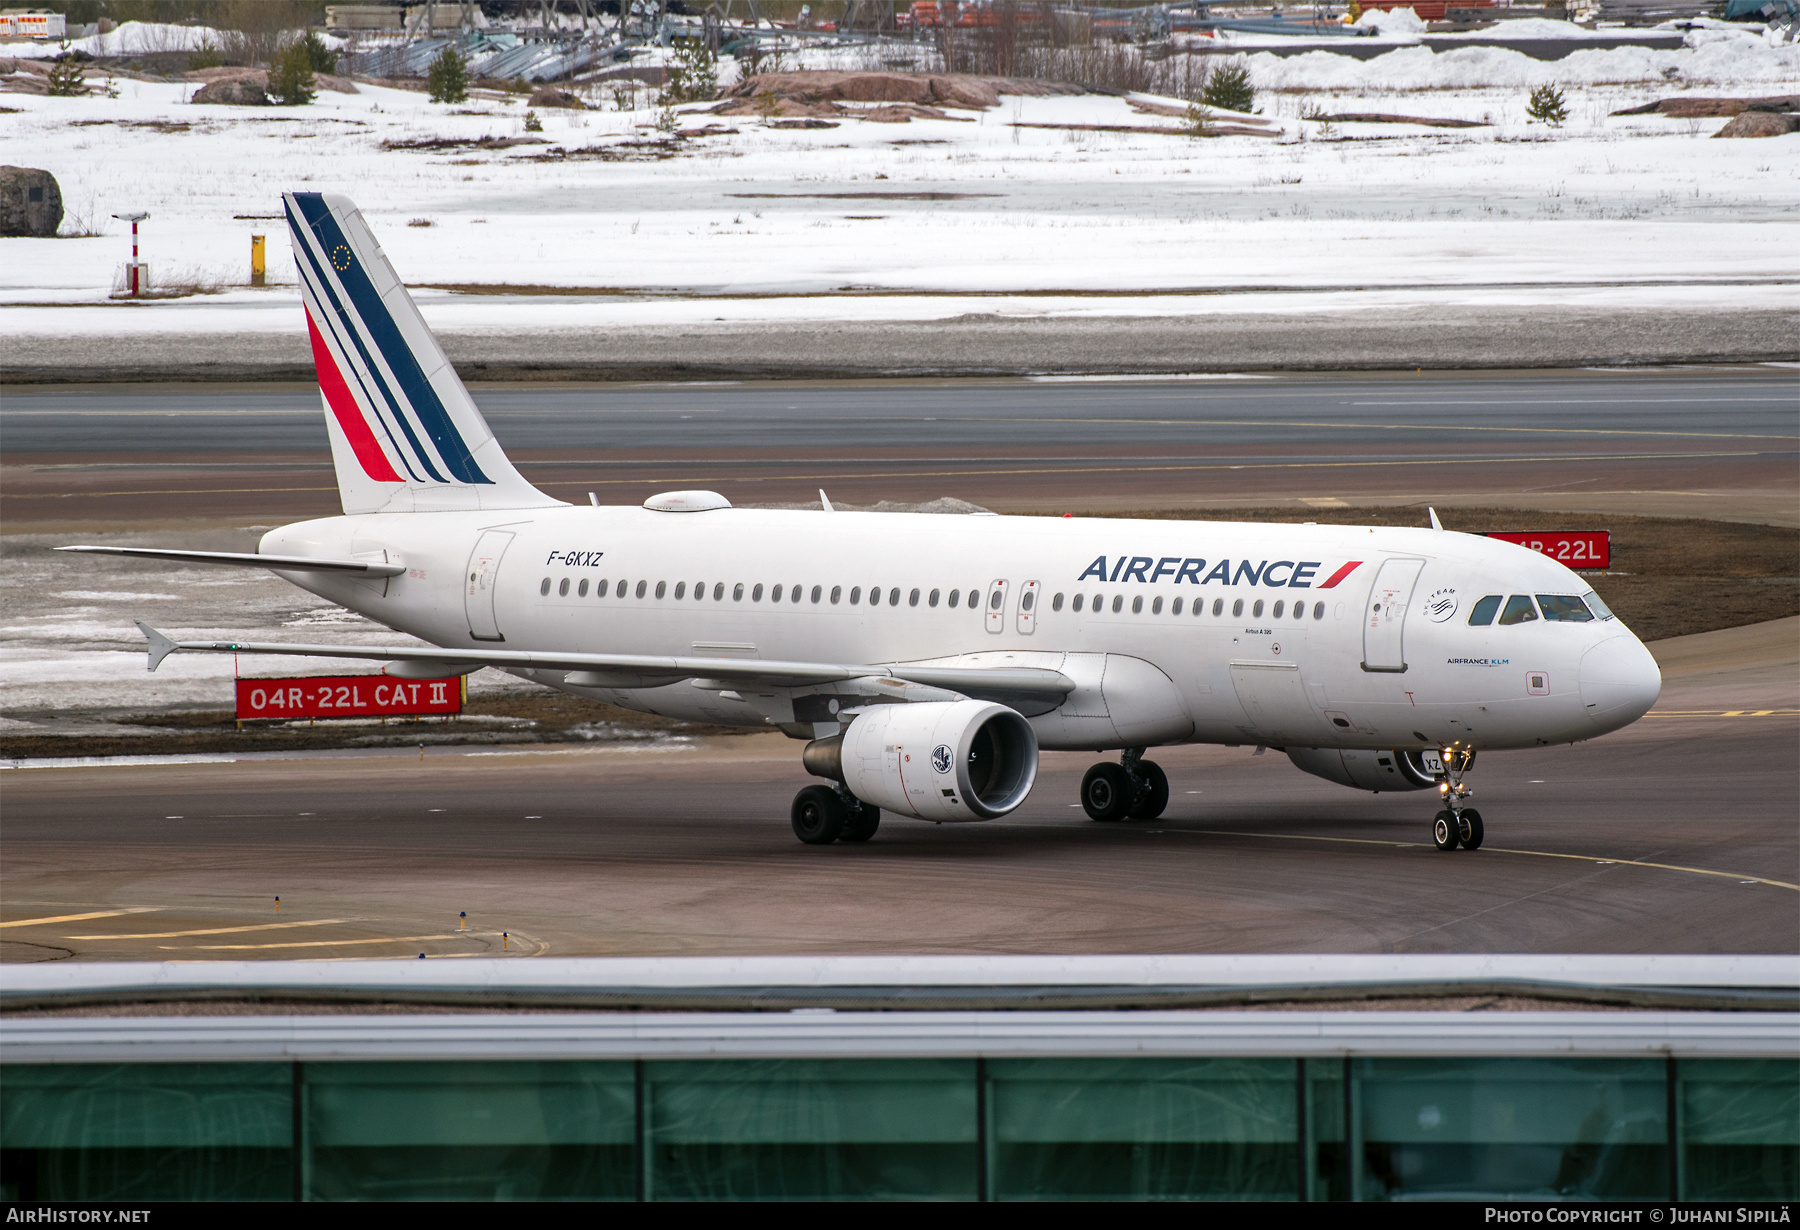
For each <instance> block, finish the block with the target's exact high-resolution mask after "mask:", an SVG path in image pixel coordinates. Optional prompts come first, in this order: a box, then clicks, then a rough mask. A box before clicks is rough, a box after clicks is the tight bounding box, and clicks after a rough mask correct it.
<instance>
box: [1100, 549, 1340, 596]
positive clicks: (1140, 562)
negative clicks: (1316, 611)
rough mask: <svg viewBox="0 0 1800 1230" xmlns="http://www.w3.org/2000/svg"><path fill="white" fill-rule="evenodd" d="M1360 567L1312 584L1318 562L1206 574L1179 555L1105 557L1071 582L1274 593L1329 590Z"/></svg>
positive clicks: (1216, 567)
mask: <svg viewBox="0 0 1800 1230" xmlns="http://www.w3.org/2000/svg"><path fill="white" fill-rule="evenodd" d="M1361 564H1362V561H1361V560H1352V561H1351V562H1350V563H1347V564H1345V565H1344V566H1343V567H1341V568H1339V569H1338V570H1337V571H1336V572H1333V573H1332V574H1331V575H1330V576H1328V577H1326V578H1325V579H1324V580H1323V581H1318V582H1317V583H1316V584H1315V581H1314V578H1315V577H1317V576H1318V572H1319V569H1321V568H1323V567H1324V566H1325V565H1324V563H1323V561H1320V560H1299V561H1295V560H1291V559H1278V560H1275V561H1274V562H1273V563H1271V562H1270V561H1268V560H1262V561H1260V562H1257V563H1252V562H1251V561H1250V560H1247V559H1244V560H1239V561H1238V562H1237V566H1236V567H1235V568H1233V566H1232V563H1231V561H1230V560H1228V559H1221V560H1214V561H1213V562H1212V568H1211V570H1210V571H1208V570H1207V562H1206V561H1205V560H1203V559H1183V558H1182V557H1181V556H1179V555H1165V556H1163V557H1162V558H1161V559H1155V558H1152V557H1151V556H1148V555H1132V556H1125V555H1121V556H1119V557H1118V558H1117V559H1115V560H1113V561H1112V563H1111V565H1110V566H1109V565H1108V563H1107V557H1106V556H1104V555H1102V556H1100V557H1098V558H1097V559H1095V560H1094V562H1093V563H1091V564H1089V565H1088V566H1087V570H1086V571H1084V572H1083V573H1082V574H1081V575H1080V576H1078V577H1076V578H1075V581H1076V583H1077V584H1079V583H1081V582H1082V581H1085V580H1087V579H1088V578H1089V577H1093V578H1095V579H1096V580H1100V581H1105V582H1106V583H1107V584H1109V585H1111V584H1113V583H1115V582H1118V581H1142V582H1143V583H1144V584H1146V585H1155V584H1158V583H1159V582H1161V581H1162V580H1163V579H1164V578H1165V577H1172V578H1174V579H1173V580H1172V581H1171V582H1170V583H1171V584H1173V585H1179V584H1181V583H1182V582H1183V581H1192V582H1193V583H1194V584H1195V585H1211V584H1213V583H1214V582H1215V581H1216V582H1218V583H1219V584H1220V585H1265V586H1269V587H1271V588H1275V589H1315V588H1316V589H1330V588H1332V587H1333V586H1334V585H1336V584H1337V583H1338V582H1339V581H1342V580H1343V579H1344V578H1345V577H1347V576H1349V575H1350V574H1351V573H1352V572H1354V571H1355V570H1356V569H1357V568H1358V567H1360V566H1361ZM1203 573H1204V575H1202V574H1203Z"/></svg>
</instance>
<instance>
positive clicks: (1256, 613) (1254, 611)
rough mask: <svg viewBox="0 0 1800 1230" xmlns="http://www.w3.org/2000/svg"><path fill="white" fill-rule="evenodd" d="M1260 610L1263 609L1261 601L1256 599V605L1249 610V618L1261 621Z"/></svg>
mask: <svg viewBox="0 0 1800 1230" xmlns="http://www.w3.org/2000/svg"><path fill="white" fill-rule="evenodd" d="M1262 608H1263V603H1262V599H1261V598H1258V599H1257V600H1256V605H1255V606H1253V607H1251V608H1250V618H1252V619H1261V618H1262Z"/></svg>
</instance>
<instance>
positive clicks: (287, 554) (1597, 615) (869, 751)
mask: <svg viewBox="0 0 1800 1230" xmlns="http://www.w3.org/2000/svg"><path fill="white" fill-rule="evenodd" d="M284 204H285V207H286V212H287V219H288V224H289V227H290V229H291V231H292V237H293V244H294V254H295V258H296V260H297V262H298V265H299V268H300V275H301V285H302V290H303V294H304V299H305V304H306V321H307V329H308V331H309V333H310V335H311V339H312V347H313V356H314V358H315V360H316V362H317V366H318V374H319V387H320V390H321V392H322V394H323V398H324V403H325V416H324V418H325V428H326V432H327V434H328V435H329V436H330V438H331V451H332V458H333V461H334V462H335V464H336V469H337V479H338V487H339V489H340V492H341V494H342V497H343V506H344V515H343V516H341V517H328V518H325V519H323V520H318V521H305V522H301V523H299V524H296V525H289V526H284V527H282V528H281V529H277V530H273V531H271V532H270V533H268V534H266V535H265V536H264V537H263V539H262V542H261V544H260V548H259V553H257V554H242V555H237V554H226V553H216V552H198V551H180V550H148V549H136V550H134V549H128V548H99V547H68V548H65V549H66V550H73V551H111V552H113V553H115V554H130V555H139V556H151V557H155V558H162V559H171V560H180V561H184V562H212V563H219V564H232V565H247V566H254V567H261V568H268V569H271V570H273V571H274V572H276V573H277V574H279V575H281V576H283V577H285V578H287V579H288V580H290V581H292V582H293V583H294V584H295V585H298V586H300V587H301V588H303V589H306V590H308V591H310V592H312V593H314V594H317V595H319V596H320V597H322V598H326V599H328V600H330V601H332V602H337V603H342V604H343V605H344V606H347V607H349V608H351V609H352V610H355V611H358V612H361V613H362V614H364V615H367V616H368V617H369V618H371V619H374V620H378V621H380V622H381V623H383V624H385V625H387V626H388V627H390V628H395V629H398V630H400V631H403V632H408V633H411V634H413V635H414V636H417V637H420V638H422V639H424V640H425V641H427V642H430V643H431V644H432V645H434V646H440V648H431V649H417V648H406V647H397V646H369V647H366V648H355V649H347V648H343V647H340V646H320V645H301V644H242V643H235V642H182V643H179V644H177V643H175V642H173V641H171V640H169V639H168V638H166V637H164V636H162V635H161V634H160V633H158V632H156V631H155V630H153V629H151V628H149V627H147V626H146V627H144V631H145V634H146V635H147V636H148V637H149V638H150V666H151V669H152V670H154V669H155V668H156V666H157V665H158V664H159V663H160V662H161V661H162V659H163V658H165V657H167V656H168V655H169V654H170V653H174V652H177V651H202V652H214V653H236V654H304V655H317V656H327V657H340V658H361V659H367V660H373V661H380V662H384V663H386V664H387V672H388V673H389V674H390V675H397V676H400V677H402V678H408V677H410V678H425V677H434V676H442V675H445V674H454V673H459V672H460V673H467V672H470V671H474V670H477V669H479V668H480V667H483V666H492V667H497V668H499V669H501V670H506V671H510V672H512V673H513V674H515V675H517V676H519V677H521V678H524V679H529V680H532V681H535V682H538V683H542V684H545V685H546V686H549V687H553V688H560V689H562V690H564V691H567V692H572V693H575V694H577V695H581V696H589V697H594V698H597V699H601V700H605V701H608V702H610V703H613V704H618V705H623V706H626V707H627V708H631V709H637V710H641V711H644V712H647V713H657V714H663V715H666V716H670V717H680V718H691V719H695V720H700V721H706V722H715V723H738V724H744V725H757V726H761V725H773V726H776V727H779V728H780V729H781V730H783V731H786V732H787V733H788V734H789V735H792V736H793V737H794V738H796V739H803V740H806V741H807V742H806V747H805V750H804V751H803V752H802V753H801V759H802V762H803V763H804V764H805V766H806V768H807V769H808V770H810V771H811V772H812V773H813V774H815V775H816V776H818V777H820V778H821V779H824V780H825V781H826V782H828V783H829V784H825V785H815V786H810V787H808V788H806V789H804V790H802V791H800V793H799V794H798V795H797V796H796V797H795V799H794V805H793V815H792V820H793V826H794V831H795V833H796V834H797V835H798V836H799V837H800V839H801V840H802V841H805V842H809V843H814V844H821V843H829V842H832V841H866V840H868V839H869V838H870V837H871V836H873V835H874V833H875V830H876V826H877V824H878V823H879V819H880V815H881V812H882V811H884V810H885V811H888V812H891V813H894V814H896V815H901V816H908V817H913V818H917V819H921V820H931V821H956V820H987V819H991V818H993V817H996V816H1003V815H1005V814H1007V813H1008V812H1010V811H1012V810H1013V809H1014V808H1016V807H1018V806H1019V805H1020V804H1021V803H1023V802H1024V801H1025V798H1026V796H1027V795H1029V794H1030V792H1031V788H1032V784H1033V783H1034V781H1035V780H1036V777H1037V765H1038V753H1039V751H1040V749H1045V748H1049V749H1060V750H1091V751H1095V752H1103V751H1107V750H1118V751H1121V752H1122V755H1121V756H1120V757H1119V758H1118V760H1117V761H1110V760H1109V761H1103V762H1102V763H1099V764H1096V765H1094V767H1093V768H1092V769H1090V770H1089V771H1088V773H1087V776H1086V777H1085V779H1084V780H1083V781H1082V785H1081V803H1082V806H1083V807H1084V808H1086V810H1087V813H1088V815H1090V816H1091V817H1093V818H1094V819H1095V820H1103V821H1114V820H1123V819H1126V818H1128V817H1130V818H1147V817H1152V816H1155V815H1158V814H1159V813H1160V812H1161V811H1162V810H1163V808H1164V807H1165V806H1166V805H1167V803H1168V799H1169V786H1168V780H1167V778H1166V777H1165V776H1164V774H1163V772H1162V770H1161V769H1159V768H1158V767H1157V766H1156V764H1155V763H1154V762H1153V761H1150V760H1147V759H1145V758H1144V752H1145V751H1146V750H1147V749H1149V748H1152V747H1157V746H1162V745H1167V744H1174V743H1223V744H1245V743H1250V744H1260V745H1267V746H1270V747H1275V748H1280V749H1283V750H1285V751H1286V753H1287V755H1288V758H1289V759H1290V760H1292V761H1293V763H1294V764H1295V765H1296V766H1297V767H1299V768H1300V769H1302V770H1304V771H1306V772H1308V773H1312V774H1316V775H1317V776H1320V777H1324V778H1328V779H1330V780H1332V781H1335V782H1339V783H1341V784H1343V785H1345V786H1351V787H1356V788H1359V789H1363V790H1435V791H1436V792H1437V794H1438V796H1439V810H1438V811H1437V814H1436V817H1435V820H1434V831H1433V837H1434V840H1435V842H1436V844H1437V845H1438V847H1439V848H1440V849H1444V850H1453V849H1456V848H1457V847H1459V846H1461V847H1463V848H1467V849H1474V848H1475V847H1477V846H1479V845H1480V844H1481V841H1482V820H1481V815H1480V813H1479V812H1477V811H1476V810H1475V809H1474V808H1473V807H1471V806H1469V805H1468V798H1469V793H1470V792H1469V788H1468V785H1467V783H1466V782H1465V779H1464V775H1465V773H1466V772H1467V770H1468V769H1469V767H1470V766H1471V765H1472V764H1473V763H1474V760H1475V755H1476V753H1477V752H1478V751H1480V750H1484V749H1488V748H1518V747H1532V746H1537V745H1542V744H1551V743H1566V742H1572V741H1574V740H1577V739H1588V738H1592V737H1593V736H1595V735H1599V734H1604V733H1606V732H1607V731H1611V730H1617V729H1618V728H1619V727H1621V726H1625V725H1627V724H1628V723H1630V722H1633V721H1635V720H1636V719H1637V718H1638V717H1640V716H1642V715H1643V714H1644V713H1645V712H1646V711H1647V710H1648V709H1649V708H1650V706H1651V704H1652V703H1653V702H1654V701H1655V700H1656V697H1657V693H1658V691H1659V689H1660V687H1661V676H1660V675H1659V673H1658V671H1657V667H1656V663H1655V661H1654V660H1653V659H1652V658H1651V656H1650V654H1649V652H1648V651H1647V650H1646V649H1645V648H1644V646H1643V644H1642V643H1640V642H1639V641H1638V639H1637V638H1636V637H1635V636H1633V635H1632V634H1631V632H1630V631H1629V630H1628V629H1626V627H1625V626H1624V625H1623V624H1622V623H1621V622H1620V621H1619V620H1617V619H1616V618H1614V617H1613V615H1612V614H1611V612H1609V611H1608V610H1607V609H1606V607H1605V605H1604V604H1602V603H1601V601H1600V599H1599V598H1598V597H1597V596H1595V594H1594V593H1593V591H1592V590H1591V589H1590V588H1589V587H1588V585H1587V583H1586V582H1585V581H1583V580H1582V579H1581V577H1579V576H1578V575H1576V574H1575V573H1573V572H1571V571H1569V570H1568V569H1567V568H1565V567H1563V566H1562V565H1560V564H1558V563H1555V562H1554V561H1552V560H1549V559H1546V558H1545V557H1543V556H1542V555H1539V554H1537V553H1535V552H1532V551H1529V550H1526V549H1525V548H1523V547H1518V546H1514V545H1511V544H1508V543H1503V542H1497V541H1493V540H1489V539H1486V538H1479V537H1472V536H1469V535H1464V534H1455V533H1448V532H1445V531H1442V530H1440V529H1437V528H1435V526H1434V528H1431V529H1423V528H1421V529H1371V528H1367V527H1354V526H1310V525H1309V526H1293V525H1255V524H1237V523H1218V522H1185V521H1184V522H1176V521H1100V520H1081V519H1076V518H1062V519H1040V518H1020V517H992V516H973V517H967V518H960V519H956V520H951V519H949V518H945V517H941V516H908V515H896V514H868V513H850V512H834V511H832V509H831V507H830V504H829V502H827V501H823V500H822V501H821V503H822V505H823V507H822V509H821V511H819V512H811V511H797V512H796V511H772V510H753V509H737V508H733V507H731V505H730V503H729V502H728V501H726V500H725V499H724V498H723V497H721V496H718V495H715V494H713V493H712V492H706V491H675V492H669V493H666V494H663V495H658V496H654V497H652V498H651V499H649V500H646V501H645V502H644V504H643V505H642V506H641V507H630V508H602V507H581V506H570V505H568V504H565V503H563V502H561V501H559V500H555V499H552V498H551V497H549V496H547V495H545V494H543V493H542V492H540V491H538V490H537V489H536V488H534V487H532V486H531V484H529V483H527V482H526V481H525V480H524V479H523V478H522V477H521V476H520V475H519V473H518V471H516V470H515V469H514V468H513V466H512V464H511V463H510V462H509V461H508V460H507V458H506V456H505V454H504V453H503V452H502V451H501V449H500V446H499V444H498V443H497V442H496V441H495V439H494V437H493V433H492V432H490V431H489V430H488V426H487V423H486V422H485V421H484V420H483V419H482V416H481V414H480V412H479V411H478V410H477V409H476V408H475V404H474V402H473V401H472V400H471V399H470V397H469V395H468V392H467V391H466V390H465V389H464V388H463V385H462V383H461V381H459V380H458V379H457V377H456V374H455V372H454V370H453V369H452V368H451V366H450V364H449V363H448V361H446V359H445V358H444V354H443V351H442V350H441V349H439V347H438V345H437V342H436V340H435V339H434V338H433V337H432V335H431V333H430V331H429V330H428V329H427V328H426V326H425V322H424V320H423V318H421V316H420V315H419V312H418V310H417V308H416V307H415V306H414V305H413V302H412V300H411V298H410V297H409V296H408V294H407V292H406V289H405V287H403V286H402V285H401V284H400V282H399V279H398V278H396V277H395V275H394V271H393V269H392V267H391V266H390V265H389V264H388V261H387V258H386V257H385V256H384V255H383V254H382V251H381V249H380V247H379V246H378V245H377V244H376V242H375V239H374V237H373V235H371V234H370V232H369V229H368V227H367V226H366V225H365V224H364V222H363V219H362V216H361V214H359V213H358V212H357V210H356V208H355V206H354V205H353V204H352V203H351V202H350V201H349V200H347V199H346V198H344V197H340V196H331V195H323V194H319V193H308V192H297V193H290V194H288V195H287V196H286V197H285V198H284ZM1434 522H1435V518H1434ZM140 626H142V625H140Z"/></svg>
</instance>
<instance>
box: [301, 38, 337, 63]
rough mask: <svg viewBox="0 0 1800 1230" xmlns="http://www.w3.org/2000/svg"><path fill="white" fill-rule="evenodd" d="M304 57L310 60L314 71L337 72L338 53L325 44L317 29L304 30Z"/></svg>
mask: <svg viewBox="0 0 1800 1230" xmlns="http://www.w3.org/2000/svg"><path fill="white" fill-rule="evenodd" d="M306 58H307V59H308V60H309V61H311V63H312V70H313V72H315V73H335V72H337V61H338V53H337V52H335V51H333V50H332V49H331V48H329V47H327V46H326V45H325V40H324V39H322V38H320V37H319V32H318V31H317V30H308V31H307V32H306Z"/></svg>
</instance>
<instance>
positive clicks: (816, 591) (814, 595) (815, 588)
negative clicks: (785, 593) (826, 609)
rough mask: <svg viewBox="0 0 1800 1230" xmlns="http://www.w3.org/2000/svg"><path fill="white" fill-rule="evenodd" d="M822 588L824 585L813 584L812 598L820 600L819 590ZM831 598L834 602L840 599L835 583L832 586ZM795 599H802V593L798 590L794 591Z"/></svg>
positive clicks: (815, 600) (796, 600)
mask: <svg viewBox="0 0 1800 1230" xmlns="http://www.w3.org/2000/svg"><path fill="white" fill-rule="evenodd" d="M821 588H822V587H821V586H818V585H815V586H813V592H812V600H813V601H814V602H817V601H818V600H819V592H820V590H821ZM831 600H832V601H833V602H836V601H837V600H838V591H837V586H835V585H834V586H832V587H831ZM794 601H795V602H798V601H800V594H799V591H797V590H796V591H795V593H794Z"/></svg>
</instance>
